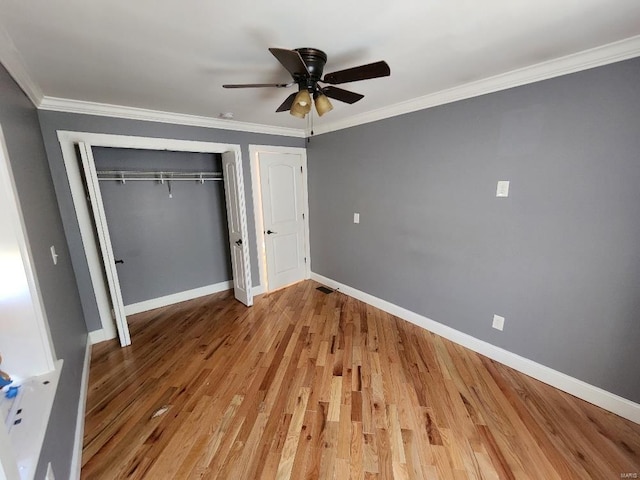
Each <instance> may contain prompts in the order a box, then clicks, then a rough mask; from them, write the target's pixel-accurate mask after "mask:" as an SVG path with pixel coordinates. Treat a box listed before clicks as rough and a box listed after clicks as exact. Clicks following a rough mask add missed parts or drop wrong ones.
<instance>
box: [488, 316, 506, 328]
mask: <svg viewBox="0 0 640 480" xmlns="http://www.w3.org/2000/svg"><path fill="white" fill-rule="evenodd" d="M491 326H492V327H493V328H495V329H496V330H500V331H502V330H503V329H504V317H501V316H500V315H494V316H493V324H492V325H491Z"/></svg>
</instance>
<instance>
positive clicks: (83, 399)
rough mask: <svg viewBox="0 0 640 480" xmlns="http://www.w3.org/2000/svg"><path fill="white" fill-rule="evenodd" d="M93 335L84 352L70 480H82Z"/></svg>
mask: <svg viewBox="0 0 640 480" xmlns="http://www.w3.org/2000/svg"><path fill="white" fill-rule="evenodd" d="M91 333H94V332H90V333H89V337H87V346H86V348H85V351H84V362H83V366H82V380H81V381H80V399H79V400H78V416H77V417H76V433H75V436H74V440H73V456H72V457H71V469H70V470H69V479H70V480H79V479H80V470H81V468H82V439H83V437H84V413H85V411H86V407H87V391H88V390H89V367H90V365H91V345H93V344H92V343H91V341H90V336H91Z"/></svg>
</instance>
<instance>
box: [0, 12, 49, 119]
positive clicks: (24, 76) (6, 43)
mask: <svg viewBox="0 0 640 480" xmlns="http://www.w3.org/2000/svg"><path fill="white" fill-rule="evenodd" d="M0 63H2V65H4V67H5V68H6V69H7V71H8V72H9V75H11V76H12V77H13V79H14V80H15V81H16V83H17V84H18V86H19V87H20V88H21V89H22V90H23V91H24V93H25V94H26V95H27V97H29V100H31V103H33V104H34V106H36V107H37V106H38V105H40V102H41V101H42V98H43V95H42V90H41V89H40V86H39V85H38V84H37V83H36V82H34V81H33V80H32V79H31V76H30V75H29V73H28V71H27V67H26V66H25V63H24V60H22V56H21V55H20V52H18V49H17V48H16V46H15V45H14V44H13V40H12V39H11V37H10V36H9V34H8V33H7V31H6V30H5V29H4V28H3V27H2V25H0Z"/></svg>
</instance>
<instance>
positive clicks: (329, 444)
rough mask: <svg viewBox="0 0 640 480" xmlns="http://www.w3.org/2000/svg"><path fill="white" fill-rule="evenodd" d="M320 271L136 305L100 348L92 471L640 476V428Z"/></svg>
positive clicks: (88, 437) (93, 398) (87, 439)
mask: <svg viewBox="0 0 640 480" xmlns="http://www.w3.org/2000/svg"><path fill="white" fill-rule="evenodd" d="M317 286H318V284H317V283H315V282H313V281H305V282H300V283H298V284H296V285H292V286H290V287H287V288H284V289H281V290H278V291H276V292H273V293H271V294H265V295H262V296H260V297H257V298H256V299H255V304H254V306H253V307H251V308H247V307H245V306H243V305H241V304H240V303H238V302H237V301H235V299H234V298H233V295H232V294H231V292H221V293H218V294H214V295H210V296H207V297H202V298H199V299H195V300H192V301H189V302H184V303H181V304H177V305H172V306H169V307H165V308H162V309H158V310H154V311H150V312H144V313H141V314H138V315H135V316H133V317H130V318H129V323H130V330H131V335H132V340H133V344H132V345H131V346H129V347H127V348H124V349H122V348H119V346H118V345H117V342H116V341H110V342H103V343H102V344H100V345H96V346H94V347H93V353H92V361H91V370H90V377H89V388H88V398H87V409H86V418H85V435H84V446H83V459H82V473H81V476H82V478H84V479H92V480H93V479H97V480H101V479H109V480H111V479H121V478H122V479H124V478H126V479H153V480H155V479H168V480H169V479H171V480H173V479H183V478H184V479H187V478H188V479H225V480H226V479H232V480H236V479H237V480H245V479H246V480H253V479H258V478H263V479H269V480H273V479H276V480H288V479H304V480H307V479H336V480H342V479H358V480H362V479H364V480H373V479H376V480H398V479H409V480H423V479H424V480H449V479H452V480H462V479H465V480H489V479H518V480H526V479H531V480H538V479H544V480H553V479H560V478H562V479H564V478H587V479H588V478H592V479H598V480H600V479H606V478H620V476H621V474H625V473H630V474H633V473H638V474H640V425H637V424H634V423H632V422H629V421H627V420H624V419H622V418H620V417H617V416H615V415H613V414H611V413H609V412H605V411H603V410H601V409H599V408H597V407H595V406H593V405H590V404H588V403H586V402H583V401H581V400H579V399H576V398H574V397H572V396H571V395H567V394H565V393H563V392H560V391H558V390H556V389H554V388H552V387H550V386H548V385H545V384H543V383H540V382H538V381H536V380H533V379H532V378H529V377H527V376H525V375H522V374H520V373H518V372H516V371H514V370H512V369H510V368H508V367H506V366H504V365H500V364H498V363H496V362H493V361H491V360H489V359H487V358H486V357H482V356H481V355H478V354H476V353H474V352H471V351H469V350H467V349H465V348H463V347H461V346H459V345H456V344H453V343H451V342H449V341H448V340H446V339H444V338H441V337H438V336H437V335H434V334H432V333H430V332H427V331H425V330H422V329H420V328H419V327H417V326H415V325H411V324H409V323H407V322H405V321H403V320H401V319H399V318H397V317H394V316H392V315H389V314H387V313H385V312H383V311H381V310H378V309H376V308H374V307H372V306H370V305H366V304H364V303H362V302H359V301H358V300H355V299H353V298H351V297H347V296H345V295H343V294H341V293H339V292H333V293H330V294H325V293H322V292H320V291H318V290H317V289H316V287H317Z"/></svg>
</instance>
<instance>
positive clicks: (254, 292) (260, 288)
mask: <svg viewBox="0 0 640 480" xmlns="http://www.w3.org/2000/svg"><path fill="white" fill-rule="evenodd" d="M263 293H264V286H262V285H256V286H255V287H251V294H252V295H253V296H254V297H255V296H257V295H262V294H263Z"/></svg>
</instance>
